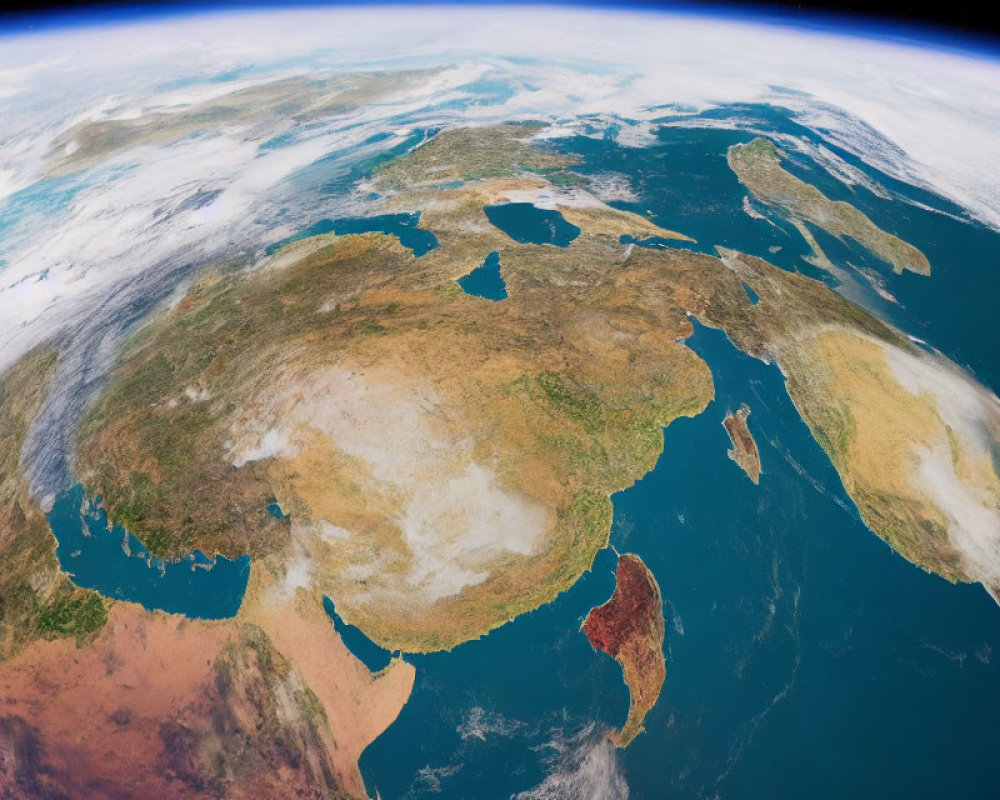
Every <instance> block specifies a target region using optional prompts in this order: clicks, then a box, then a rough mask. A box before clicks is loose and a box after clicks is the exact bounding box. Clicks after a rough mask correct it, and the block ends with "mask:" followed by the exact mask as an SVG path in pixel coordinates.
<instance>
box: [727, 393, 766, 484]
mask: <svg viewBox="0 0 1000 800" xmlns="http://www.w3.org/2000/svg"><path fill="white" fill-rule="evenodd" d="M749 416H750V406H748V405H747V404H746V403H744V404H743V405H741V406H740V407H739V408H738V409H737V410H736V412H735V413H733V414H727V415H726V418H725V419H724V420H722V425H723V427H724V428H725V429H726V433H728V434H729V440H730V441H731V442H732V443H733V446H732V448H731V449H730V450H729V451H728V455H729V457H730V458H731V459H732V460H733V461H735V462H736V463H737V464H738V465H739V468H740V469H741V470H743V471H744V472H745V473H746V474H747V476H748V477H749V478H750V480H752V481H753V482H754V483H755V484H756V483H760V473H761V467H760V453H759V452H758V451H757V442H756V441H755V440H754V438H753V434H752V433H750V428H749V427H748V426H747V417H749Z"/></svg>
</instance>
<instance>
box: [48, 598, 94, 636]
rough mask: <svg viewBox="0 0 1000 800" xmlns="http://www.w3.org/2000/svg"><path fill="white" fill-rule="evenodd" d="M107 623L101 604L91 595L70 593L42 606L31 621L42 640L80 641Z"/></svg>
mask: <svg viewBox="0 0 1000 800" xmlns="http://www.w3.org/2000/svg"><path fill="white" fill-rule="evenodd" d="M107 621H108V609H107V605H106V604H105V601H104V600H103V599H102V598H101V597H99V596H98V595H96V594H95V593H93V592H71V593H68V594H64V595H63V596H60V597H58V598H56V599H55V600H54V601H53V602H50V603H49V604H48V605H45V606H43V607H42V608H41V609H39V611H38V616H37V617H36V618H35V627H36V629H37V630H38V632H39V633H40V634H41V635H42V636H47V637H50V636H76V637H77V638H82V637H84V636H87V635H89V634H91V633H94V632H96V631H99V630H100V629H101V628H103V627H104V624H105V623H106V622H107Z"/></svg>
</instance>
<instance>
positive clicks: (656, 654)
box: [583, 553, 667, 747]
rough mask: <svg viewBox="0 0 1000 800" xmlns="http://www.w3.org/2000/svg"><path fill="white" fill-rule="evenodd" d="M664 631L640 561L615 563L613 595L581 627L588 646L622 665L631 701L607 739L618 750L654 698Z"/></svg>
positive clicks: (659, 604)
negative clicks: (620, 724) (618, 726)
mask: <svg viewBox="0 0 1000 800" xmlns="http://www.w3.org/2000/svg"><path fill="white" fill-rule="evenodd" d="M664 629H665V625H664V621H663V601H662V599H661V596H660V587H659V586H658V585H657V583H656V579H655V578H654V577H653V573H652V572H650V571H649V569H648V568H647V567H646V565H645V564H644V563H643V562H642V559H641V558H639V556H637V555H633V554H631V553H626V554H625V555H623V556H621V557H620V558H619V559H618V569H617V571H616V572H615V593H614V594H613V595H612V596H611V599H610V600H608V602H607V603H605V604H604V605H603V606H598V607H597V608H595V609H592V610H591V612H590V613H589V614H588V615H587V619H586V620H585V621H584V623H583V632H584V633H585V634H586V635H587V640H588V641H589V642H590V644H591V646H592V647H593V648H594V649H595V650H603V651H604V652H605V653H607V654H608V655H610V656H613V657H614V658H615V659H616V660H617V661H618V663H619V664H621V665H622V671H623V672H624V674H625V684H626V685H627V686H628V688H629V693H630V695H631V701H630V704H629V711H628V718H627V719H626V720H625V725H624V726H623V727H622V729H621V730H620V731H614V732H613V733H611V734H610V736H609V737H608V738H610V739H611V741H612V742H614V743H615V745H616V746H618V747H625V746H627V745H628V744H629V742H631V741H632V740H633V739H634V738H635V737H636V736H637V735H639V734H640V733H641V732H642V730H643V727H642V723H643V720H644V719H645V718H646V714H647V713H648V712H649V710H650V709H651V708H652V707H653V706H654V705H655V704H656V700H657V698H658V697H659V696H660V689H661V688H663V680H664V678H666V675H667V666H666V661H665V659H664V657H663V637H664V632H665V630H664Z"/></svg>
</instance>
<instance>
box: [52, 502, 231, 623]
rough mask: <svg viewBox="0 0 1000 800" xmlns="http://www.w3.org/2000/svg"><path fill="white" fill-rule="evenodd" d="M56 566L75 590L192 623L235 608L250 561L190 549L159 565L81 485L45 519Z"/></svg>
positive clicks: (227, 613) (227, 614) (225, 614)
mask: <svg viewBox="0 0 1000 800" xmlns="http://www.w3.org/2000/svg"><path fill="white" fill-rule="evenodd" d="M47 517H48V521H49V525H50V527H51V528H52V532H53V533H54V534H55V537H56V541H57V543H58V544H57V547H56V557H57V558H58V559H59V565H60V566H61V567H62V568H63V571H65V572H66V573H67V574H69V575H70V577H71V578H72V579H73V582H74V583H75V584H76V585H77V586H83V587H84V588H87V589H94V590H96V591H98V592H100V593H101V594H103V595H105V596H106V597H114V598H116V599H119V600H131V601H132V602H134V603H140V604H141V605H142V606H143V607H144V608H146V609H147V610H149V611H154V610H161V611H169V612H171V613H173V614H184V615H186V616H188V617H196V618H198V619H226V618H228V617H232V616H234V615H235V614H236V612H237V611H238V610H239V607H240V603H241V602H242V601H243V593H244V592H245V591H246V587H247V578H248V577H249V575H250V557H249V556H243V557H241V558H237V559H235V560H234V561H230V560H229V559H227V558H223V557H222V556H216V557H215V558H211V559H210V558H208V557H207V556H206V555H205V554H204V553H202V552H200V551H198V550H196V551H195V552H193V553H191V554H190V555H189V556H187V557H185V558H182V559H180V560H178V561H164V560H163V559H161V558H157V557H156V556H153V555H151V554H150V553H149V551H148V550H146V548H145V547H143V545H142V543H141V542H140V541H139V540H138V539H136V538H135V537H134V536H132V535H131V534H130V533H128V532H127V531H126V530H125V529H124V528H122V527H121V526H120V525H110V524H109V523H108V515H107V513H106V512H105V511H104V509H103V508H101V507H100V504H99V503H98V502H97V501H94V502H90V501H88V500H86V499H85V497H84V493H83V487H82V486H80V485H77V486H74V487H73V488H72V489H68V490H66V491H65V492H62V493H61V494H60V495H59V496H58V497H57V498H56V501H55V504H54V505H53V507H52V510H51V511H50V512H49V513H48V515H47Z"/></svg>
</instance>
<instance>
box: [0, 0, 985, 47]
mask: <svg viewBox="0 0 1000 800" xmlns="http://www.w3.org/2000/svg"><path fill="white" fill-rule="evenodd" d="M393 1H394V2H400V1H402V2H410V3H414V4H416V3H419V2H420V0H393ZM428 1H430V0H428ZM457 1H458V2H462V0H457ZM474 1H475V0H474ZM492 1H493V2H501V3H503V2H520V3H530V2H531V0H492ZM548 1H549V2H550V3H553V4H557V5H564V6H572V5H574V4H576V3H575V2H574V0H548ZM438 2H440V0H438ZM488 2H490V0H478V3H477V4H479V3H488ZM543 2H544V0H543ZM356 3H368V4H372V5H377V3H378V0H353V3H350V4H356ZM299 4H305V5H316V6H320V5H337V2H336V0H333V1H332V2H328V3H324V2H322V1H321V0H304V3H302V2H301V0H300V3H299ZM579 4H580V5H590V6H595V5H597V6H607V7H614V6H619V7H622V8H629V7H631V8H646V9H654V8H662V9H665V10H669V9H670V8H672V7H673V8H676V7H681V8H685V9H695V10H697V9H698V8H704V9H705V10H706V11H714V10H717V9H719V8H720V7H721V8H728V9H732V10H734V11H736V12H737V13H743V14H747V15H756V14H758V13H761V12H762V13H764V14H765V15H771V16H777V17H781V18H784V19H787V20H788V21H790V22H802V23H805V24H817V23H818V24H829V23H831V22H832V23H834V24H836V23H837V21H838V19H837V18H838V17H839V18H841V21H843V22H846V23H848V24H850V23H856V22H859V21H861V22H867V23H872V24H874V25H875V26H876V27H878V28H879V29H880V30H882V31H883V32H885V33H887V34H889V35H892V34H893V32H894V31H895V30H896V29H898V30H899V33H900V35H903V36H905V35H908V34H912V33H913V32H914V29H915V28H916V29H917V33H919V32H920V31H919V29H920V28H925V29H936V30H937V31H941V32H944V33H946V34H947V33H952V34H958V35H959V36H960V37H961V36H962V35H971V36H972V37H974V38H979V39H985V40H986V42H985V43H986V44H988V45H992V46H994V47H1000V0H841V1H840V2H837V0H800V1H799V2H781V0H717V2H704V1H703V0H679V2H673V3H671V2H664V0H579ZM281 5H283V3H282V2H281V0H233V1H232V2H227V1H226V0H174V1H173V2H157V0H139V1H138V2H133V3H128V2H106V1H105V2H81V1H80V0H76V1H75V2H74V0H57V1H56V2H45V0H12V1H11V0H8V2H4V3H2V4H0V24H3V23H8V24H11V25H13V26H14V27H16V28H20V29H25V28H42V27H47V26H49V25H53V24H59V23H60V22H63V21H75V20H81V19H83V18H85V17H86V16H89V12H91V11H92V10H98V11H100V12H103V13H105V14H109V13H110V14H123V15H129V14H130V13H139V14H144V15H156V14H159V13H164V12H170V11H171V10H183V9H185V8H187V9H194V8H205V7H227V6H238V7H255V6H263V7H279V6H281ZM287 5H296V3H295V2H290V3H287ZM927 33H928V34H931V31H930V30H928V31H927Z"/></svg>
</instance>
